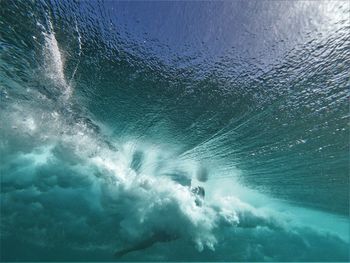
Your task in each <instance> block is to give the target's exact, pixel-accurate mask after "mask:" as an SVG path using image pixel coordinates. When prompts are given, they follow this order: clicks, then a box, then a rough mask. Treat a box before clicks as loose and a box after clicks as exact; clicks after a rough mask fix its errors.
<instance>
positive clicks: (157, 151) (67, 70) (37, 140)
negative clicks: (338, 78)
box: [0, 3, 349, 261]
mask: <svg viewBox="0 0 350 263" xmlns="http://www.w3.org/2000/svg"><path fill="white" fill-rule="evenodd" d="M7 4H8V3H7ZM8 5H9V6H6V10H7V11H10V10H13V8H14V7H13V6H10V4H8ZM33 5H34V6H30V4H28V6H26V5H24V6H23V7H26V8H29V9H30V10H34V11H36V12H34V14H36V17H35V18H34V21H35V25H36V26H35V30H34V31H35V32H34V33H33V32H30V34H32V33H33V35H30V34H29V33H28V35H27V33H21V34H19V33H18V34H14V32H13V31H11V29H8V28H6V29H2V30H3V31H4V33H5V34H4V37H2V39H1V43H2V44H3V45H2V46H3V48H2V50H1V54H2V55H3V54H4V55H3V56H2V58H1V62H0V63H1V68H2V69H3V71H2V73H1V77H2V87H1V97H2V100H1V112H0V119H1V121H2V125H1V126H0V134H1V138H2V140H1V145H0V148H1V156H2V162H1V164H0V167H1V174H2V175H1V212H2V216H1V241H2V242H1V248H2V251H4V253H2V254H1V258H2V259H3V260H15V259H16V260H52V259H55V260H89V261H90V260H107V261H111V260H115V259H116V258H115V257H114V256H113V255H116V256H117V257H119V258H117V259H121V260H141V259H142V260H164V261H165V260H167V261H168V260H169V261H174V260H175V261H183V260H191V261H192V260H193V261H199V260H213V261H222V260H225V261H232V260H234V261H286V260H288V261H313V260H317V261H346V260H348V259H349V252H348V246H349V236H348V234H347V233H348V231H349V224H348V218H347V216H344V210H342V213H332V212H333V211H332V210H328V211H327V209H326V211H317V210H314V208H315V207H317V204H319V203H321V204H322V200H323V197H322V196H320V195H317V197H318V198H319V199H320V200H317V202H316V201H315V203H312V207H313V208H310V207H307V206H306V204H307V202H305V203H302V205H299V203H295V204H293V202H292V201H293V199H292V198H289V195H287V197H288V198H286V199H287V200H284V201H283V199H282V198H279V199H276V198H274V197H272V196H271V195H270V194H267V193H271V191H272V190H271V189H273V188H274V180H279V178H280V177H277V178H275V179H271V181H270V182H268V183H265V184H260V188H257V189H256V188H255V187H253V186H254V184H253V183H252V184H249V182H250V181H254V180H258V181H259V180H263V179H264V178H265V177H264V172H266V169H267V170H268V172H269V173H271V174H277V175H278V174H281V173H282V172H284V171H285V170H280V171H279V173H275V172H274V169H276V170H277V169H278V167H276V166H280V164H281V163H282V164H284V165H287V164H288V162H286V160H287V157H290V156H293V153H295V152H291V153H290V155H288V154H286V153H285V152H286V151H289V150H288V149H290V148H293V147H302V145H304V143H305V142H306V140H305V141H304V139H300V138H299V135H296V136H297V138H299V139H298V140H297V141H294V140H293V141H294V143H295V144H293V145H292V146H290V144H288V143H287V144H282V143H281V144H280V145H278V147H277V146H276V147H277V148H276V149H277V150H278V152H277V154H278V155H282V157H284V156H287V157H285V159H283V158H282V159H278V158H271V160H272V161H271V162H272V163H273V165H271V166H269V165H267V162H266V161H265V162H264V161H263V159H259V158H258V157H256V155H261V156H263V155H264V151H268V150H266V147H265V146H266V145H265V146H264V145H262V144H263V143H262V141H263V140H260V139H261V138H260V136H261V134H263V130H261V129H260V128H259V127H260V125H261V123H260V122H257V121H256V119H262V120H268V119H270V118H271V117H276V119H278V117H277V116H278V115H274V113H276V109H279V108H278V107H279V106H281V105H282V104H280V103H279V102H278V100H277V102H276V101H275V102H274V103H275V104H273V105H274V106H276V107H277V106H278V107H277V108H273V109H271V108H267V110H264V111H261V112H259V113H258V114H257V115H254V116H253V117H251V116H250V114H252V111H251V109H250V107H255V106H256V105H255V106H254V103H257V104H259V103H262V102H261V101H258V102H257V101H256V100H257V97H256V96H255V95H257V94H253V96H251V97H249V96H246V93H249V87H246V88H247V90H246V91H242V89H243V88H241V89H239V90H238V91H234V92H233V93H232V94H227V93H224V94H225V95H226V96H224V97H223V96H222V93H221V91H219V89H218V87H217V86H215V85H214V84H215V81H216V80H217V79H215V78H214V77H213V80H211V81H212V82H210V81H209V82H210V83H209V84H208V85H207V86H205V80H204V81H203V80H201V81H199V82H196V81H195V80H193V79H191V78H188V76H186V77H184V78H182V79H180V82H179V83H177V82H176V83H175V84H174V86H175V87H176V86H177V85H178V86H180V87H179V89H178V90H176V92H174V91H173V90H172V89H171V88H169V86H167V85H170V84H169V83H174V81H176V78H177V77H178V75H176V76H175V77H173V76H172V75H173V73H174V70H172V69H169V68H168V67H167V66H165V65H161V66H160V68H161V69H159V67H157V66H150V65H149V64H147V63H146V62H144V60H139V59H138V57H136V55H135V54H133V53H132V52H129V53H128V51H129V49H128V48H127V47H125V49H124V50H122V51H118V52H117V51H116V49H114V48H113V47H109V46H108V43H107V44H106V43H105V42H107V41H106V39H101V38H96V39H95V38H93V37H91V39H90V38H89V36H88V34H93V33H96V34H102V33H103V32H101V31H98V30H97V29H96V28H95V29H94V30H89V33H86V31H84V30H85V29H86V28H84V26H82V25H81V24H79V23H81V21H79V19H78V20H77V18H76V17H75V16H72V17H71V19H68V18H65V20H64V23H68V24H69V21H74V23H73V24H74V26H71V27H69V28H71V31H66V32H64V33H65V34H63V33H62V32H59V30H58V29H57V28H58V24H59V22H60V20H59V18H57V17H56V16H55V15H52V14H50V15H49V13H53V14H55V13H54V12H53V11H52V10H51V9H52V8H55V7H54V6H50V4H47V6H46V5H44V6H40V4H33ZM38 6H39V7H40V8H39V7H38ZM48 7H50V8H48ZM21 8H22V6H21V5H20V4H19V6H16V7H15V10H19V11H20V10H21ZM74 8H76V7H74ZM74 8H73V9H74ZM42 9H43V10H44V11H40V12H39V11H37V10H42ZM47 9H48V10H51V11H48V10H47ZM64 10H69V9H67V8H66V9H64ZM19 13H21V12H19ZM29 13H30V12H29ZM21 14H22V13H21ZM25 14H27V13H25ZM22 15H23V14H22ZM67 15H69V14H67ZM73 17H74V19H73ZM53 21H55V23H54V22H53ZM1 22H2V24H6V25H17V24H16V22H14V21H12V20H11V18H9V17H8V16H3V18H2V19H1ZM65 25H66V24H65ZM21 26H22V25H19V26H18V27H21ZM9 28H10V27H9ZM62 28H64V27H62ZM6 30H9V31H6ZM56 30H57V32H56ZM84 32H85V35H84ZM26 36H27V37H29V38H26ZM68 36H73V37H72V38H71V39H70V38H69V37H68ZM12 38H13V39H12ZM20 39H21V40H23V41H20ZM28 39H30V40H28ZM104 41H105V42H104ZM23 43H24V44H23ZM25 43H30V44H25ZM97 43H98V44H97ZM114 44H115V43H114ZM22 45H23V46H22ZM28 50H29V51H30V52H29V51H28ZM5 51H6V52H5ZM91 52H94V53H97V54H95V55H92V53H91ZM104 52H105V53H104ZM108 52H110V53H111V54H112V55H113V54H114V55H115V56H117V57H118V58H119V59H120V60H121V62H120V61H119V62H118V63H120V64H118V65H116V64H113V62H111V60H109V59H108V56H109V55H106V54H109V53H108ZM5 53H6V54H10V55H12V57H14V58H16V59H15V61H13V60H12V59H9V56H7V55H5ZM27 53H29V54H30V55H29V56H28V55H26V54H27ZM99 53H102V54H103V55H102V56H99V55H100V54H99ZM116 54H117V55H116ZM123 54H124V55H123ZM112 55H111V56H112ZM123 56H124V57H123ZM120 57H122V59H121V58H120ZM89 60H97V61H94V63H93V66H94V67H93V68H91V67H89V66H88V65H89V63H88V61H89ZM112 61H113V60H112ZM90 66H91V64H90ZM16 67H17V69H16V71H14V73H13V72H11V70H12V69H13V68H16ZM117 69H120V71H118V70H117ZM21 70H22V71H21ZM111 73H113V74H112V76H110V74H111ZM118 74H120V77H118ZM115 75H117V76H115ZM126 75H127V76H128V77H127V78H126V79H127V83H126V82H123V79H124V78H125V76H126ZM180 75H181V74H180ZM163 78H164V79H166V81H168V82H165V81H164V79H163ZM150 79H151V80H152V81H153V82H151V84H149V83H148V81H149V80H150ZM204 79H205V78H204ZM118 81H120V82H121V84H120V83H119V82H118ZM189 81H192V83H191V85H190V87H189V86H188V85H185V86H181V85H182V84H183V83H187V84H188V82H189ZM182 82H183V83H182ZM116 83H117V84H116ZM154 83H155V84H156V85H154ZM198 83H199V84H198ZM126 84H127V85H126ZM147 84H148V85H147ZM116 85H117V87H116ZM123 85H126V86H123ZM196 85H199V86H201V85H203V86H202V88H203V89H202V90H198V89H197V90H196V89H195V88H194V86H196ZM341 85H343V84H341ZM341 85H340V86H341ZM170 86H171V85H170ZM213 87H214V88H213ZM341 87H342V86H341ZM341 87H340V88H339V89H340V90H341V91H340V92H339V93H338V95H339V94H340V95H339V97H340V98H343V93H342V92H343V90H342V88H341ZM163 88H164V89H163ZM240 92H241V93H240ZM288 92H289V91H288ZM216 93H220V95H216ZM164 94H165V95H164ZM208 94H209V95H208ZM151 95H152V97H150V96H151ZM207 95H208V97H206V96H207ZM236 95H237V96H236ZM326 95H327V96H328V95H329V93H327V94H326ZM273 96H277V94H274V95H273ZM232 98H233V101H234V102H235V103H237V105H236V104H235V103H233V102H232V101H231V102H230V105H231V106H232V105H233V108H234V109H238V108H239V107H243V108H245V107H247V108H246V109H247V112H242V111H240V112H239V114H238V115H239V116H238V115H237V116H238V117H237V118H235V117H236V115H230V114H228V116H225V114H226V113H225V112H226V111H225V109H226V106H225V105H223V104H225V103H227V102H229V99H232ZM164 99H166V100H165V101H164ZM220 99H223V102H220V105H217V107H216V106H213V108H212V109H210V110H207V111H205V107H204V108H203V105H207V104H208V103H209V102H210V101H211V100H214V101H220ZM196 100H200V102H199V103H197V104H196ZM177 103H179V104H180V105H177ZM251 103H253V104H251ZM322 103H323V102H320V104H322ZM251 105H253V106H251ZM259 105H260V104H259ZM259 105H258V106H257V108H259ZM342 105H343V104H342ZM271 112H272V113H273V114H272V113H271ZM334 112H336V111H334ZM294 113H295V112H294ZM217 115H219V116H217ZM339 115H341V114H339ZM294 117H295V116H294ZM337 117H339V116H338V115H337ZM220 121H222V122H223V123H224V124H223V123H220ZM251 123H253V124H251ZM269 123H270V124H271V123H272V124H273V122H271V121H270V122H269ZM272 124H271V125H272ZM249 125H251V126H249ZM218 127H219V128H218ZM232 127H234V128H232ZM247 127H248V128H249V129H248V130H249V131H248V133H246V132H245V129H247ZM276 127H278V128H276V129H277V130H278V129H280V127H281V126H276ZM339 127H340V126H339ZM341 127H342V126H341ZM178 131H179V132H178ZM193 131H194V132H193ZM204 131H205V132H204ZM196 132H197V133H198V134H196ZM265 132H266V134H267V135H269V134H270V133H269V132H267V131H265ZM249 133H250V135H251V136H247V135H249ZM281 136H282V137H285V136H288V134H287V135H285V134H283V135H281ZM289 136H292V135H290V134H289ZM233 137H234V138H235V143H234V144H231V143H229V142H231V141H230V140H231V139H230V138H233ZM276 138H277V139H278V138H279V134H278V133H276V134H275V137H274V139H276ZM293 138H294V137H293ZM313 138H314V137H312V136H311V137H310V138H309V139H310V140H311V141H312V140H313ZM239 140H241V141H242V142H243V143H242V144H238V143H237V142H236V141H239ZM242 145H243V146H242ZM300 145H301V146H300ZM315 145H316V146H318V144H317V143H316V144H315ZM335 145H336V144H335ZM236 146H237V147H236ZM289 146H290V147H289ZM287 148H288V149H287ZM254 149H255V150H256V151H255V150H254ZM271 149H272V148H271ZM276 149H275V150H276ZM298 149H302V148H298ZM310 149H311V150H312V149H314V148H313V147H311V148H310ZM310 149H309V150H310ZM291 151H292V150H291ZM297 152H298V151H297ZM334 152H335V151H334ZM334 152H332V151H330V154H332V153H334ZM269 154H270V155H267V156H274V152H273V151H271V152H270V153H269ZM232 156H235V158H232ZM338 156H340V158H343V157H344V155H342V151H340V153H339V155H338ZM243 157H244V158H243ZM242 158H243V159H244V160H245V161H242ZM256 158H258V159H256ZM297 160H299V159H291V161H290V162H291V164H293V163H294V162H296V161H297ZM252 163H253V164H254V165H255V166H256V167H258V168H259V165H260V166H262V167H263V168H262V170H259V169H257V170H252V172H251V173H248V172H247V171H246V169H247V168H249V167H250V166H251V165H252ZM264 164H266V165H267V166H264ZM266 167H267V168H266ZM291 167H293V166H291ZM294 167H296V166H294ZM297 171H300V170H297ZM258 172H259V173H258ZM266 173H267V172H266ZM257 174H258V175H260V177H258V176H257V177H256V178H255V179H254V178H252V177H253V175H257ZM293 175H294V173H291V175H290V176H293ZM242 177H244V178H246V179H245V180H243V181H242ZM286 177H287V178H290V177H288V175H286ZM268 178H269V177H268ZM341 178H342V177H341ZM341 178H340V179H341ZM298 180H301V179H298ZM247 182H248V183H247ZM284 182H286V181H284ZM287 182H288V181H287ZM285 184H286V183H285ZM302 184H303V183H302V181H300V182H299V183H298V185H302ZM306 184H307V183H306ZM286 185H287V184H286ZM346 186H347V184H345V187H346ZM263 187H268V188H269V189H270V192H269V191H266V192H267V193H266V192H264V191H262V190H261V188H263ZM277 188H279V190H278V191H277V192H283V191H288V190H289V187H287V186H286V187H284V186H283V184H282V186H281V185H277ZM293 191H295V189H293ZM293 191H291V192H292V193H293ZM340 192H341V191H340ZM272 193H273V191H272ZM298 193H299V192H298ZM300 196H301V197H302V196H303V194H302V193H301V194H300ZM308 198H310V200H311V201H313V200H314V199H313V198H314V197H312V198H311V197H308ZM337 198H338V199H341V198H342V196H340V197H337ZM338 199H337V200H338ZM299 200H300V198H299ZM341 200H342V204H344V203H346V202H347V200H346V198H345V199H341ZM325 207H329V200H328V201H326V202H325ZM340 207H341V208H339V209H340V210H341V209H342V207H343V206H340ZM63 251H64V253H62V252H63ZM179 251H182V252H181V253H179Z"/></svg>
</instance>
